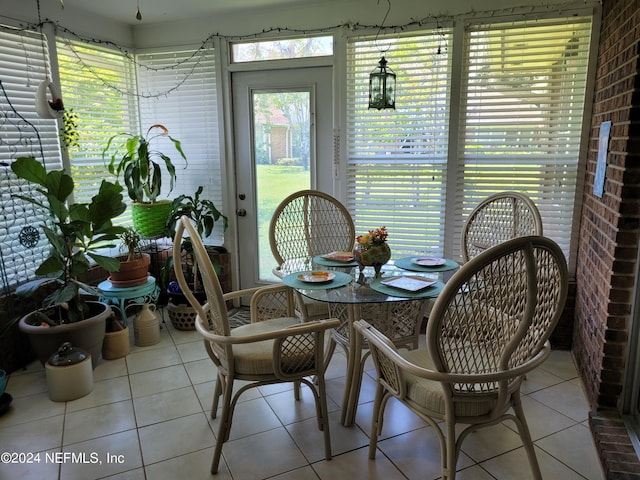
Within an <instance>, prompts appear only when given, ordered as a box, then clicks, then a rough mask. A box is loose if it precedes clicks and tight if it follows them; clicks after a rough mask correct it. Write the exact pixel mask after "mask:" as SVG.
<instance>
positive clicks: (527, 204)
mask: <svg viewBox="0 0 640 480" xmlns="http://www.w3.org/2000/svg"><path fill="white" fill-rule="evenodd" d="M526 235H542V218H541V217H540V212H539V210H538V207H536V204H535V203H533V201H532V200H531V199H530V198H529V197H527V196H526V195H524V194H523V193H519V192H500V193H496V194H494V195H491V196H490V197H487V198H486V199H484V200H483V201H482V202H480V203H479V204H478V205H477V206H476V207H475V208H474V209H473V211H472V212H471V214H470V215H469V217H468V218H467V221H466V222H465V225H464V229H463V231H462V259H463V261H464V262H467V261H469V260H470V259H471V258H473V257H475V256H476V255H478V254H479V253H481V252H483V251H484V250H486V249H487V248H490V247H493V246H495V245H498V244H500V243H502V242H505V241H507V240H510V239H512V238H516V237H523V236H526Z"/></svg>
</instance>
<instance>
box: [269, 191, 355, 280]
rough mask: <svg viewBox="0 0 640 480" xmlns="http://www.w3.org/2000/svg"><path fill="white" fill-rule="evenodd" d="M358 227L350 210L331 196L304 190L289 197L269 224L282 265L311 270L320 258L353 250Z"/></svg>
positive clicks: (275, 252) (279, 261)
mask: <svg viewBox="0 0 640 480" xmlns="http://www.w3.org/2000/svg"><path fill="white" fill-rule="evenodd" d="M354 242H355V227H354V225H353V220H352V219H351V215H350V214H349V211H348V210H347V209H346V207H345V206H344V205H342V204H341V203H340V202H339V201H338V200H336V199H335V198H334V197H332V196H331V195H329V194H326V193H323V192H320V191H318V190H301V191H299V192H295V193H293V194H291V195H289V196H288V197H287V198H285V199H284V200H283V201H282V202H281V203H280V205H278V207H277V208H276V210H275V212H274V214H273V217H272V218H271V223H270V225H269V244H270V245H271V251H272V253H273V256H274V257H275V259H276V262H277V264H278V266H277V267H276V268H283V265H284V264H286V267H287V268H286V269H287V270H289V271H296V270H302V269H305V268H308V266H309V263H310V260H311V259H313V257H314V256H316V255H322V254H325V253H330V252H334V251H351V250H352V249H353V245H354Z"/></svg>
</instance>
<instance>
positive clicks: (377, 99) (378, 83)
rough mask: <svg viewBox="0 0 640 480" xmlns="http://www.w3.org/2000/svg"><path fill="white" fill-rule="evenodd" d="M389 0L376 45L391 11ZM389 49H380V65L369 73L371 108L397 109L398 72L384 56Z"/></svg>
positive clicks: (388, 0)
mask: <svg viewBox="0 0 640 480" xmlns="http://www.w3.org/2000/svg"><path fill="white" fill-rule="evenodd" d="M387 2H388V3H389V8H387V13H386V14H385V16H384V18H383V19H382V23H381V24H380V27H378V33H376V38H375V40H374V42H375V43H376V45H377V43H378V35H380V30H382V26H383V25H384V22H385V20H386V19H387V16H388V15H389V12H390V11H391V0H387ZM378 3H380V0H378ZM387 50H388V48H387ZM387 50H384V51H382V50H381V51H380V54H381V55H382V58H381V59H380V61H379V62H378V66H377V67H376V68H375V69H374V70H373V71H372V72H371V73H370V74H369V108H376V109H378V110H382V109H386V108H390V109H393V110H395V108H396V74H395V73H393V70H391V69H390V68H387V60H386V58H384V54H385V52H386V51H387Z"/></svg>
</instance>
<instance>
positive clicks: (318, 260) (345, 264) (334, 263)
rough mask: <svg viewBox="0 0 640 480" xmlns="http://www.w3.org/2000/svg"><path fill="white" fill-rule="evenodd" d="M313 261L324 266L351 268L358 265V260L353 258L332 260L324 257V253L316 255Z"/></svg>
mask: <svg viewBox="0 0 640 480" xmlns="http://www.w3.org/2000/svg"><path fill="white" fill-rule="evenodd" d="M313 262H314V263H317V264H318V265H322V266H324V267H343V268H351V267H357V266H358V262H356V261H355V260H351V261H350V262H340V261H338V260H330V259H328V258H324V257H323V256H322V255H316V256H315V257H313Z"/></svg>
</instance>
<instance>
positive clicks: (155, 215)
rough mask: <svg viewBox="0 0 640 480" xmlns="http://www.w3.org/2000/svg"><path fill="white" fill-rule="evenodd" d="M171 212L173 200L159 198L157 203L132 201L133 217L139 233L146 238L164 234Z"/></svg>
mask: <svg viewBox="0 0 640 480" xmlns="http://www.w3.org/2000/svg"><path fill="white" fill-rule="evenodd" d="M170 214H171V202H170V201H169V200H159V201H157V202H155V203H135V202H134V203H132V204H131V217H132V218H133V225H134V226H135V228H136V230H137V231H138V233H139V234H140V235H141V236H142V237H145V238H153V237H159V236H162V235H163V234H164V230H165V223H166V222H167V218H169V215H170Z"/></svg>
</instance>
